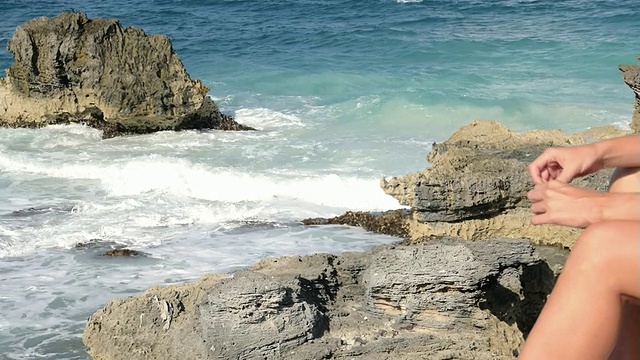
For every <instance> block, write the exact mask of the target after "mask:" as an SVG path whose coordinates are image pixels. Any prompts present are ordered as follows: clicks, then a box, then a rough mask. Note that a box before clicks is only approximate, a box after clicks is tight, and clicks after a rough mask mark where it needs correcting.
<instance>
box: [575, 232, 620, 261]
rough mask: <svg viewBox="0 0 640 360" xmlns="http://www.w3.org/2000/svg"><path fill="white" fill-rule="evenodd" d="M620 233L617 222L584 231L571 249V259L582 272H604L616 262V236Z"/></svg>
mask: <svg viewBox="0 0 640 360" xmlns="http://www.w3.org/2000/svg"><path fill="white" fill-rule="evenodd" d="M617 232H619V229H618V228H617V226H616V222H613V221H605V222H599V223H596V224H592V225H590V226H589V227H587V228H586V229H584V230H583V231H582V234H581V235H580V236H579V237H578V239H577V240H576V243H575V244H574V245H573V248H572V249H571V255H570V257H571V258H573V262H575V263H577V264H576V265H578V266H579V267H580V268H582V270H588V271H595V272H598V271H602V270H606V269H608V268H609V267H610V264H611V262H614V261H616V259H615V256H616V255H617V253H618V252H617V251H613V249H614V247H615V244H613V242H615V236H616V235H615V234H616V233H617Z"/></svg>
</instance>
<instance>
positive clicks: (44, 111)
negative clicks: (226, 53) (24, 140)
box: [0, 12, 251, 138]
mask: <svg viewBox="0 0 640 360" xmlns="http://www.w3.org/2000/svg"><path fill="white" fill-rule="evenodd" d="M7 48H8V50H9V51H10V52H11V53H12V54H13V57H14V61H15V62H14V63H13V64H12V65H11V66H10V67H9V69H8V70H7V77H5V78H0V125H3V126H9V127H41V126H45V125H49V124H68V123H71V122H80V123H84V124H86V125H89V126H93V127H96V128H98V129H100V130H103V136H104V137H105V138H108V137H113V136H117V135H123V134H144V133H150V132H154V131H161V130H186V129H222V130H249V129H251V128H249V127H247V126H244V125H241V124H238V123H237V122H235V121H234V120H233V118H231V117H230V116H228V115H225V114H222V113H221V112H220V111H219V109H218V107H217V105H216V104H215V103H214V102H213V100H212V99H211V98H210V97H209V96H208V95H207V93H208V91H209V89H208V88H207V87H206V86H204V85H203V84H202V83H201V81H200V80H195V79H192V78H191V77H190V76H189V74H188V73H187V71H186V69H185V68H184V66H183V64H182V62H181V61H180V59H179V58H178V55H176V53H175V52H174V51H173V48H172V45H171V41H170V40H169V38H167V37H166V36H164V35H147V34H145V32H144V31H143V30H141V29H138V28H135V27H124V28H123V27H122V26H121V25H120V23H119V22H118V21H117V20H115V19H89V18H88V17H87V16H86V15H85V14H83V13H77V12H63V13H61V14H60V15H58V16H57V17H53V18H47V17H41V18H37V19H33V20H31V21H28V22H27V23H25V24H23V25H21V26H18V27H17V29H16V31H15V33H14V35H13V37H12V38H11V40H9V42H8V44H7Z"/></svg>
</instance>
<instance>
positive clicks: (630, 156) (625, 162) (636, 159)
mask: <svg viewBox="0 0 640 360" xmlns="http://www.w3.org/2000/svg"><path fill="white" fill-rule="evenodd" d="M591 145H592V146H593V147H594V149H595V152H596V154H597V157H598V158H599V159H600V162H601V165H602V166H603V167H605V168H613V167H640V136H639V135H628V136H623V137H619V138H615V139H609V140H602V141H598V142H595V143H593V144H591ZM639 190H640V189H639ZM636 205H638V204H637V203H636Z"/></svg>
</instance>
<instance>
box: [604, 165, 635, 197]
mask: <svg viewBox="0 0 640 360" xmlns="http://www.w3.org/2000/svg"><path fill="white" fill-rule="evenodd" d="M639 191H640V168H616V169H615V170H614V171H613V174H612V175H611V179H610V180H609V192H639Z"/></svg>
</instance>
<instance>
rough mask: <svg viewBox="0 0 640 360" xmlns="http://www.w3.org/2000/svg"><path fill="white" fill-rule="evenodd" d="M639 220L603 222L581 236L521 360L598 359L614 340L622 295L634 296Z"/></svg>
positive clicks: (604, 356)
mask: <svg viewBox="0 0 640 360" xmlns="http://www.w3.org/2000/svg"><path fill="white" fill-rule="evenodd" d="M639 225H640V223H639V222H638V221H607V222H602V223H598V224H594V225H591V226H589V227H588V228H587V229H585V230H584V231H583V233H582V234H581V235H580V237H579V238H578V240H577V241H576V244H575V245H574V247H573V249H572V250H571V253H570V255H569V257H568V259H567V262H566V263H565V267H564V269H563V271H562V274H561V275H560V277H559V278H558V282H557V283H556V285H555V287H554V289H553V291H552V292H551V295H550V296H549V298H548V300H547V303H546V304H545V306H544V308H543V310H542V313H541V314H540V316H539V317H538V320H537V321H536V324H535V326H534V327H533V329H532V330H531V333H529V336H528V338H527V341H526V342H525V345H524V347H523V349H522V352H521V354H520V357H519V359H521V360H525V359H527V360H529V359H533V360H539V359H545V360H547V359H548V360H555V359H558V360H564V359H580V360H589V359H594V360H603V359H607V358H608V356H609V355H610V354H611V352H612V350H613V348H614V345H615V344H616V341H617V337H618V333H619V326H620V324H621V320H622V316H623V314H622V311H623V310H622V308H623V306H622V296H623V295H624V296H629V297H633V298H638V296H639V295H640V294H639V292H640V289H639V288H638V284H639V281H640V277H639V274H638V273H639V272H640V271H639V266H640V256H639V254H638V253H639V247H638V246H639V238H638V237H639V236H640V231H639V227H640V226H639Z"/></svg>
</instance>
